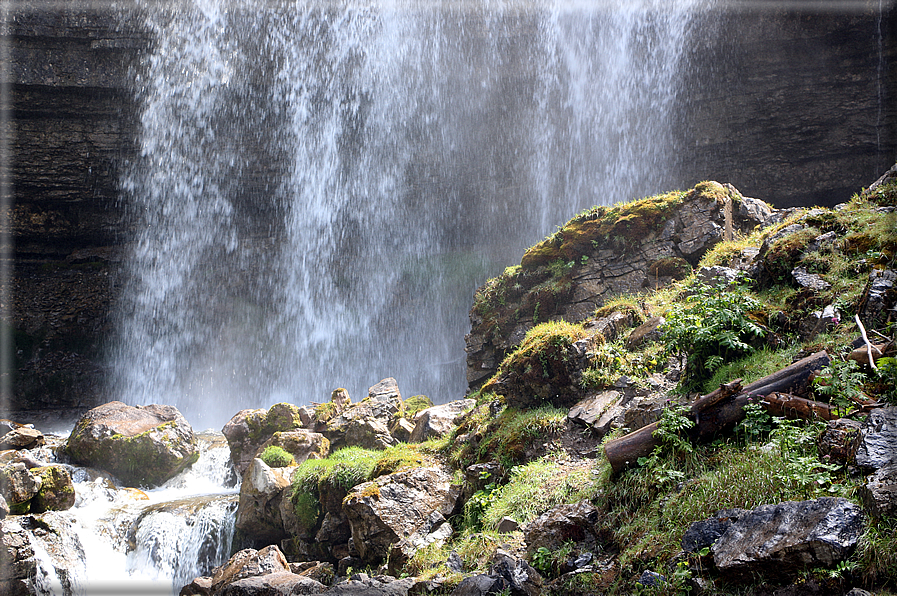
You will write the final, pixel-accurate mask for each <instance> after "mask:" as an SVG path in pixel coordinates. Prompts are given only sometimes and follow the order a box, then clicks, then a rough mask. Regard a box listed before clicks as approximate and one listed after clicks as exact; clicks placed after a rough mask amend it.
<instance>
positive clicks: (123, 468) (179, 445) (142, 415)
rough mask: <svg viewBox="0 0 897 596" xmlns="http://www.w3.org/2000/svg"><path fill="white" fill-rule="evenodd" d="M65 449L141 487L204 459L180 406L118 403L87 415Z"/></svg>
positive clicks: (78, 459) (84, 462) (85, 462)
mask: <svg viewBox="0 0 897 596" xmlns="http://www.w3.org/2000/svg"><path fill="white" fill-rule="evenodd" d="M65 449H66V452H67V453H68V454H69V456H70V457H71V458H72V459H73V460H74V461H75V462H77V463H79V464H81V465H85V466H89V467H95V468H100V469H103V470H106V471H107V472H110V473H111V474H113V475H115V476H116V477H117V478H118V479H119V480H121V481H122V482H123V483H125V484H136V485H140V486H157V485H159V484H162V483H163V482H165V481H166V480H168V479H169V478H171V477H172V476H174V475H175V474H177V473H178V472H180V471H182V470H183V469H185V468H186V467H187V466H189V465H191V464H192V463H193V462H195V461H196V459H197V458H198V457H199V454H198V452H197V450H196V438H195V437H194V435H193V429H192V428H191V427H190V425H189V424H188V423H187V421H186V420H185V419H184V417H183V416H182V415H181V413H180V412H178V410H177V408H174V407H172V406H164V405H157V404H152V405H148V406H129V405H126V404H123V403H122V402H118V401H113V402H109V403H107V404H104V405H102V406H98V407H96V408H94V409H92V410H90V411H89V412H87V413H86V414H84V415H83V416H82V417H81V418H80V419H79V420H78V423H77V424H76V425H75V428H74V429H73V430H72V433H71V435H70V436H69V439H68V442H67V443H66V447H65Z"/></svg>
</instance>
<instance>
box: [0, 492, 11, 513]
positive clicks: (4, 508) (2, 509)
mask: <svg viewBox="0 0 897 596" xmlns="http://www.w3.org/2000/svg"><path fill="white" fill-rule="evenodd" d="M7 515H9V504H8V503H7V502H6V498H4V496H3V495H0V519H3V518H5V517H6V516H7Z"/></svg>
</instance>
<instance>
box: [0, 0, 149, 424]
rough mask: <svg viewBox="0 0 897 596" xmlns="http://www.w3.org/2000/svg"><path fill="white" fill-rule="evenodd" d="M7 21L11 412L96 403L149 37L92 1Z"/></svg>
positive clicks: (36, 9)
mask: <svg viewBox="0 0 897 596" xmlns="http://www.w3.org/2000/svg"><path fill="white" fill-rule="evenodd" d="M7 15H8V18H7V20H6V21H4V22H3V23H2V29H0V44H2V45H3V46H4V47H5V48H7V52H8V53H7V56H8V64H6V65H5V68H4V71H3V73H2V76H3V81H2V83H3V85H4V86H5V87H6V89H8V90H9V93H8V95H7V97H6V102H7V105H5V106H4V109H6V110H8V111H7V114H11V117H9V118H8V120H7V121H6V122H5V130H4V135H5V139H6V140H7V142H8V144H9V145H8V149H9V153H8V155H9V163H8V164H5V165H7V166H8V167H9V177H8V182H9V187H7V188H4V189H3V192H4V197H3V200H4V205H5V207H4V211H5V213H4V215H5V217H4V220H3V226H4V228H3V243H4V249H5V252H6V254H7V255H9V256H12V257H13V259H14V261H13V262H14V265H13V264H12V263H10V267H9V270H10V271H11V273H12V275H11V277H10V278H9V279H4V280H3V284H4V291H6V292H10V293H11V294H12V304H11V306H12V308H11V309H9V308H8V307H6V310H5V311H4V313H3V317H4V321H3V322H4V336H6V339H7V341H12V342H14V346H15V350H14V362H12V363H11V366H12V369H13V370H12V371H10V372H6V371H4V373H5V374H4V377H5V379H6V381H7V382H8V383H10V382H11V384H12V385H13V399H12V404H10V405H11V407H12V408H13V409H43V408H48V407H78V406H90V405H95V404H96V403H97V402H98V401H99V399H100V398H99V395H98V392H99V390H100V388H101V386H102V376H103V375H102V369H101V368H100V366H99V365H98V364H97V363H98V362H99V361H100V354H101V352H102V350H103V346H102V341H103V338H104V336H105V335H106V332H107V331H108V326H109V322H108V316H109V312H110V308H109V306H110V304H111V302H112V301H113V300H114V299H115V294H116V292H115V285H114V283H113V282H112V279H114V277H115V275H114V273H115V267H116V263H117V262H118V260H119V259H118V256H117V255H118V252H119V249H118V247H119V246H120V245H121V243H122V242H123V241H125V240H126V239H127V234H128V229H127V228H128V226H127V224H126V223H125V221H124V218H123V215H122V209H121V206H122V201H121V192H120V188H119V181H120V174H121V171H122V167H124V165H125V164H127V162H128V159H129V157H130V156H131V155H133V154H134V152H135V151H136V144H135V143H136V135H135V132H134V131H135V113H136V110H135V100H134V97H133V95H132V93H131V90H130V83H129V79H130V76H131V73H132V72H133V67H134V64H135V63H136V58H137V56H138V54H139V52H140V51H142V50H143V49H144V48H146V47H147V45H148V43H149V37H148V36H147V34H146V32H144V31H141V30H139V29H137V28H136V27H133V26H131V25H130V23H129V21H128V20H127V19H126V18H124V16H123V15H122V14H121V13H120V12H114V11H111V10H108V9H105V10H103V9H96V8H93V7H91V6H90V5H89V4H87V3H84V4H83V5H81V4H79V3H76V2H73V3H69V4H68V5H67V8H66V9H64V10H59V9H58V7H56V6H54V7H53V8H52V9H51V8H49V7H48V6H44V5H43V4H42V3H39V2H38V3H29V4H23V3H19V4H17V5H16V6H15V8H14V9H13V10H11V11H9V12H8V13H7ZM4 306H6V305H4Z"/></svg>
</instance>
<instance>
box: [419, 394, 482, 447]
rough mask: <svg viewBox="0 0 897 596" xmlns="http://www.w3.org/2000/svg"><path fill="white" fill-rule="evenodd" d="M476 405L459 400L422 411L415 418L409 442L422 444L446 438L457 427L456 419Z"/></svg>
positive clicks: (471, 401) (466, 400)
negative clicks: (436, 438) (433, 439)
mask: <svg viewBox="0 0 897 596" xmlns="http://www.w3.org/2000/svg"><path fill="white" fill-rule="evenodd" d="M475 405H477V402H476V400H473V399H459V400H456V401H452V402H449V403H447V404H443V405H441V406H433V407H430V408H427V409H425V410H421V411H420V412H418V413H417V415H416V416H415V417H414V421H415V424H414V430H413V431H412V432H411V436H410V437H409V439H408V441H409V442H411V443H420V442H421V441H426V440H427V439H431V438H434V437H442V436H444V435H445V434H447V433H449V432H451V431H452V430H453V429H454V428H455V426H457V424H456V422H455V419H456V418H457V417H458V416H460V415H461V414H463V413H465V412H467V411H468V410H471V409H472V408H473V407H474V406H475Z"/></svg>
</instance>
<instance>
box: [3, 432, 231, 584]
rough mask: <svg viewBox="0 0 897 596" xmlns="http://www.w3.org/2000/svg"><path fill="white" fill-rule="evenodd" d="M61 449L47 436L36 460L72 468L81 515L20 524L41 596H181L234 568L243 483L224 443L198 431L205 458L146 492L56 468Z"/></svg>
mask: <svg viewBox="0 0 897 596" xmlns="http://www.w3.org/2000/svg"><path fill="white" fill-rule="evenodd" d="M64 441H65V437H62V436H58V435H56V436H53V435H47V445H46V446H44V447H41V448H39V449H35V450H33V451H32V453H33V454H34V456H35V457H38V458H40V459H43V460H45V461H47V462H48V463H62V464H63V465H65V466H66V467H67V468H68V469H69V470H70V472H71V474H72V480H73V482H74V485H75V493H76V500H75V505H74V507H72V508H71V509H69V510H67V511H59V512H55V511H54V512H48V513H45V514H42V515H40V516H34V518H31V516H25V518H23V520H22V522H15V523H22V524H23V526H25V527H26V528H27V529H28V530H31V531H30V532H29V533H28V536H29V539H30V541H31V548H32V550H33V551H34V558H35V561H36V573H35V576H34V579H33V588H34V590H35V592H36V593H37V594H42V595H48V596H49V595H53V596H69V595H72V596H75V595H84V596H88V595H89V596H93V595H94V594H141V595H142V594H147V595H150V594H152V595H163V594H164V595H167V594H177V593H178V592H179V590H180V588H181V587H182V586H184V585H186V584H188V583H190V581H191V580H192V579H193V578H195V577H197V576H200V575H208V574H209V572H210V571H211V570H212V569H213V568H214V567H216V566H219V565H221V564H223V563H225V562H226V561H227V559H228V557H229V556H230V550H231V544H232V541H233V537H234V521H235V513H236V508H237V501H238V497H239V483H238V481H237V478H236V476H235V474H234V473H233V467H232V465H231V463H230V450H229V449H228V446H227V443H226V441H225V440H224V436H223V435H221V434H220V433H217V432H212V431H206V432H203V433H198V434H197V443H198V447H199V451H200V456H199V460H198V461H197V462H196V463H195V464H193V466H191V467H190V468H188V469H187V470H185V471H184V472H182V473H180V474H178V475H177V476H175V477H174V478H172V479H171V480H169V481H168V482H166V483H165V484H164V485H162V486H160V487H157V488H153V489H146V490H140V489H136V488H131V487H125V486H121V485H120V484H119V483H117V482H116V481H115V479H114V478H112V477H110V476H109V475H108V474H106V473H104V472H101V471H98V470H95V469H90V468H82V467H78V466H72V465H69V464H66V463H64V462H57V461H56V457H55V455H54V451H56V448H58V447H60V446H61V445H62V444H63V443H64ZM33 519H38V520H40V521H38V522H36V523H34V522H33V521H30V520H33ZM29 523H31V524H32V525H33V526H34V527H27V524H29Z"/></svg>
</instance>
